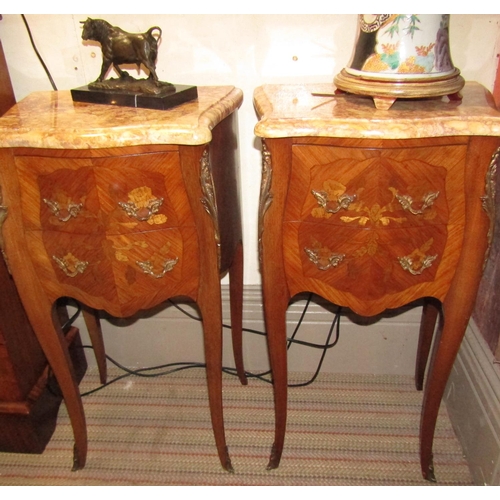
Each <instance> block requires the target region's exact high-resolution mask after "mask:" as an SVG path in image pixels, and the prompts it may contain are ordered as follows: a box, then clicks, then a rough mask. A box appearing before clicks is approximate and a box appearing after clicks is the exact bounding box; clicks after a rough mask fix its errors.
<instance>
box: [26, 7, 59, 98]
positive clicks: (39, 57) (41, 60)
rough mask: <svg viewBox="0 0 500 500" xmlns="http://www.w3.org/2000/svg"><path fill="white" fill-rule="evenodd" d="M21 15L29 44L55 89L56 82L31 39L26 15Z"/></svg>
mask: <svg viewBox="0 0 500 500" xmlns="http://www.w3.org/2000/svg"><path fill="white" fill-rule="evenodd" d="M21 17H22V18H23V21H24V25H25V26H26V30H27V32H28V36H29V37H30V42H31V46H32V47H33V50H34V51H35V54H36V56H37V57H38V60H39V61H40V64H41V65H42V67H43V69H44V71H45V74H46V75H47V77H48V79H49V81H50V84H51V85H52V88H53V89H54V90H57V87H56V84H55V83H54V80H53V79H52V76H51V75H50V71H49V69H48V68H47V66H46V65H45V63H44V62H43V59H42V56H41V55H40V53H39V52H38V49H37V48H36V45H35V41H34V40H33V36H32V34H31V29H30V27H29V24H28V21H27V20H26V16H25V15H24V14H21Z"/></svg>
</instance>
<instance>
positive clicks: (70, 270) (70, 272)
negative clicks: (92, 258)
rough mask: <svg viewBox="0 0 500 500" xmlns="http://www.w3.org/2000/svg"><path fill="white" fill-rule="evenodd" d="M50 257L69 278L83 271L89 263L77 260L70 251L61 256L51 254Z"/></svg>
mask: <svg viewBox="0 0 500 500" xmlns="http://www.w3.org/2000/svg"><path fill="white" fill-rule="evenodd" d="M52 258H53V259H54V260H55V261H56V263H57V265H58V266H59V268H60V269H61V271H62V272H63V273H64V274H65V275H66V276H68V277H69V278H74V277H75V276H77V275H78V274H81V273H83V271H85V269H87V266H88V265H89V263H88V262H86V261H81V260H78V259H77V258H76V257H75V256H74V255H73V254H71V253H69V254H68V255H66V256H64V257H62V258H60V257H56V256H55V255H53V256H52Z"/></svg>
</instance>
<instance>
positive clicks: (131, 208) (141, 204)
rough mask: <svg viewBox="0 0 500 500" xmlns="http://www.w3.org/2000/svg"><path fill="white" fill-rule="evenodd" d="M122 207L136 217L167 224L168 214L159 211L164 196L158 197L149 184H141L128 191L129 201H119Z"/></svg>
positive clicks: (154, 222) (151, 223)
mask: <svg viewBox="0 0 500 500" xmlns="http://www.w3.org/2000/svg"><path fill="white" fill-rule="evenodd" d="M118 204H119V205H120V207H121V208H122V209H123V210H124V211H125V212H126V213H127V215H129V216H130V217H133V218H134V219H137V220H139V221H146V222H147V223H148V224H150V225H154V224H165V222H167V216H166V215H165V214H159V213H158V211H159V210H160V207H161V206H162V204H163V198H157V197H156V196H154V195H153V191H152V189H151V188H150V187H148V186H141V187H138V188H135V189H133V190H132V191H130V192H129V193H128V202H119V203H118Z"/></svg>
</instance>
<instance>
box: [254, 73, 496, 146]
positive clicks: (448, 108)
mask: <svg viewBox="0 0 500 500" xmlns="http://www.w3.org/2000/svg"><path fill="white" fill-rule="evenodd" d="M335 90H336V89H335V86H334V85H333V84H328V83H325V84H305V85H263V86H261V87H258V88H257V89H256V90H255V91H254V106H255V109H256V112H257V114H258V116H259V122H258V124H257V125H256V127H255V134H256V135H257V136H258V137H262V138H279V137H307V136H313V137H345V138H356V139H409V138H413V139H414V138H423V137H444V136H455V135H485V136H500V112H498V111H497V110H496V108H495V104H494V101H493V96H492V95H491V93H490V92H489V91H488V90H486V89H485V88H484V87H483V86H482V85H480V84H478V83H476V82H467V83H466V84H465V87H464V88H463V90H462V91H461V94H462V96H463V99H462V101H450V100H449V99H448V98H447V97H438V98H427V99H411V100H410V99H398V100H397V101H396V102H395V103H394V104H393V105H392V107H391V108H390V109H388V110H379V109H376V108H375V105H374V103H373V100H372V98H371V97H364V96H355V95H352V94H335Z"/></svg>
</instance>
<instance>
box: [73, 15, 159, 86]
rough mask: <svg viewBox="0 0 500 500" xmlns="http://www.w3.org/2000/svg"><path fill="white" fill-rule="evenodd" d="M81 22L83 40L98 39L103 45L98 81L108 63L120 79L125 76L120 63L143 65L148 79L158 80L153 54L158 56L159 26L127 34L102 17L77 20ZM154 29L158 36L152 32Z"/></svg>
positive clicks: (104, 72) (156, 81)
mask: <svg viewBox="0 0 500 500" xmlns="http://www.w3.org/2000/svg"><path fill="white" fill-rule="evenodd" d="M80 22H81V23H82V24H83V31H82V39H83V40H93V41H96V42H99V43H100V44H101V48H102V67H101V74H100V75H99V78H97V80H96V81H97V82H102V81H103V80H104V78H105V76H106V73H107V72H108V70H109V68H110V66H111V65H113V67H114V68H115V69H116V71H117V72H118V74H119V75H120V78H125V77H127V76H128V73H127V72H126V71H122V70H121V69H120V67H119V65H120V64H137V65H138V66H139V68H140V66H141V64H143V65H144V66H145V67H146V68H147V70H148V71H149V79H150V80H151V79H152V80H153V81H154V82H155V83H158V76H157V75H156V69H155V65H156V57H157V55H158V40H159V39H160V37H161V29H160V28H159V27H158V26H153V27H152V28H149V30H148V31H146V32H145V33H127V32H126V31H124V30H122V29H121V28H118V27H117V26H112V25H111V24H110V23H108V22H107V21H105V20H104V19H91V18H88V19H87V20H86V21H80ZM155 31H157V32H158V34H157V36H156V37H155V36H153V33H154V32H155Z"/></svg>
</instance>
